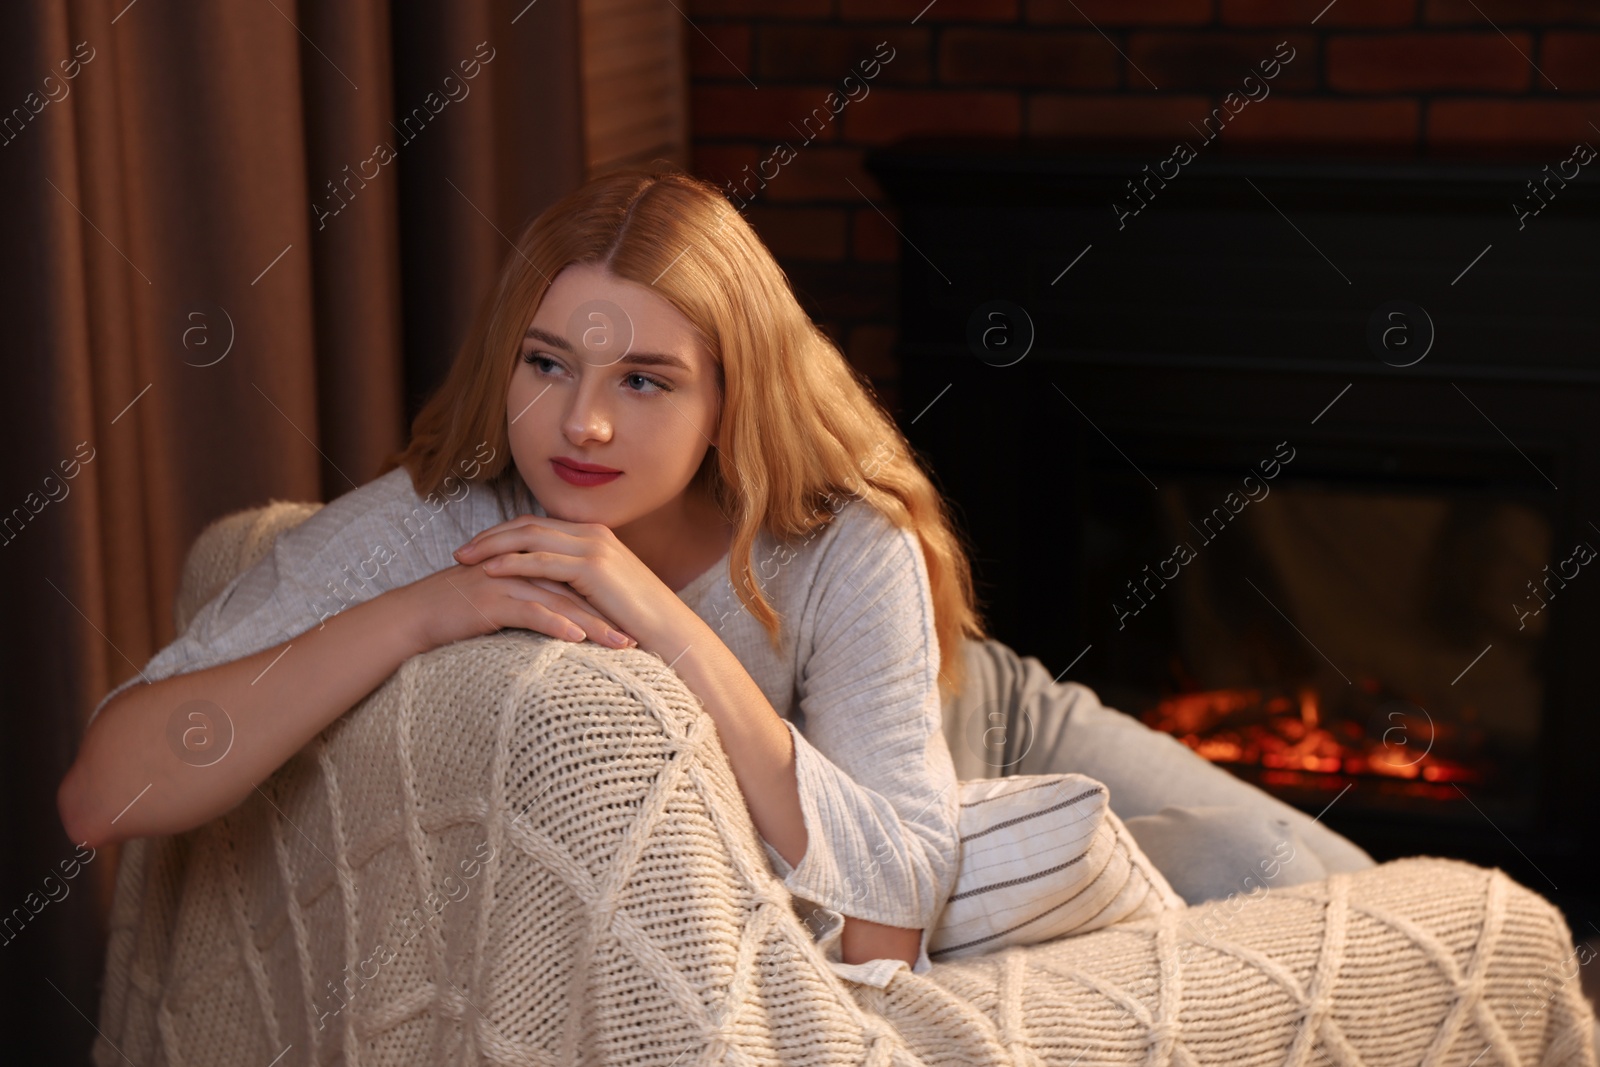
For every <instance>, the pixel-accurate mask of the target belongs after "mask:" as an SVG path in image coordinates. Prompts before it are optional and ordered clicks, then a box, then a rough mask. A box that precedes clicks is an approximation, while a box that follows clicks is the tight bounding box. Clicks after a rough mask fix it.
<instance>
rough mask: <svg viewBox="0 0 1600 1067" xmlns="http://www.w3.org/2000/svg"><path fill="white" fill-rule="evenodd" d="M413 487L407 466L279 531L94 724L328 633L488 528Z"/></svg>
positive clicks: (459, 502) (453, 503)
mask: <svg viewBox="0 0 1600 1067" xmlns="http://www.w3.org/2000/svg"><path fill="white" fill-rule="evenodd" d="M410 486H411V483H410V480H409V476H408V475H407V474H406V472H405V471H404V469H397V470H396V471H394V472H391V473H390V474H388V475H385V476H383V477H380V478H377V479H375V480H373V481H371V482H368V483H367V484H366V485H363V486H361V487H359V488H357V489H355V490H352V491H351V492H348V493H345V494H344V495H343V496H340V497H338V498H337V499H335V500H333V501H331V502H329V503H328V504H325V505H324V506H323V507H321V508H319V509H318V510H317V511H315V512H313V513H312V514H311V515H310V516H309V517H307V518H306V519H305V520H304V521H302V522H300V523H299V524H297V525H295V526H294V527H292V528H290V529H288V530H286V531H284V532H282V533H280V534H279V535H278V536H277V537H276V538H274V540H273V544H272V547H271V548H270V549H268V550H267V552H266V553H265V554H264V555H263V556H262V557H261V558H260V559H259V560H257V561H256V562H255V563H254V564H253V565H251V566H250V567H247V568H246V569H244V570H243V571H241V572H239V573H238V574H236V575H234V576H233V577H232V578H231V579H230V580H229V581H228V582H227V584H225V585H224V586H223V587H222V588H221V589H220V590H218V591H217V593H216V594H215V595H214V596H213V597H212V598H211V599H210V600H209V601H207V602H206V604H205V605H204V606H203V607H201V608H200V609H199V610H198V611H196V612H195V614H194V617H193V618H192V619H191V620H190V622H189V626H188V628H187V629H185V630H184V632H183V633H182V634H180V635H178V637H177V638H175V639H174V640H173V641H172V642H170V643H169V644H168V645H166V647H164V648H162V649H161V650H160V651H158V652H157V653H156V654H155V655H154V656H153V657H152V658H151V659H150V661H149V662H148V663H147V664H145V666H144V668H143V669H142V670H140V672H139V673H138V674H135V675H134V676H133V677H131V678H128V679H127V680H125V681H123V682H122V683H121V684H120V685H118V686H117V687H116V688H115V689H113V690H111V692H109V693H107V694H106V695H105V696H104V697H103V698H102V699H101V700H100V703H99V704H97V705H96V706H95V709H94V711H93V712H92V713H91V714H90V716H89V719H90V721H91V722H93V720H94V718H95V716H97V715H99V714H100V712H101V710H102V709H103V708H105V706H106V705H107V704H108V703H110V702H111V700H112V699H113V698H114V697H116V696H117V695H119V694H120V693H122V692H123V691H124V690H127V689H129V688H131V687H132V686H134V685H137V684H139V683H140V682H158V681H161V680H162V679H164V678H168V677H171V676H173V675H176V674H188V673H192V672H194V671H199V670H205V669H207V668H209V667H215V666H217V665H218V664H222V663H231V662H233V661H234V660H238V659H243V658H244V657H246V656H250V655H254V654H255V653H257V652H260V651H261V650H262V649H264V648H271V647H272V646H273V645H277V644H281V643H283V642H285V641H288V640H290V639H292V638H294V637H298V636H299V635H300V634H303V633H305V632H306V631H308V630H312V629H315V628H317V627H320V626H321V625H322V623H323V622H324V621H325V620H326V619H328V618H329V617H331V616H333V615H337V614H338V613H339V612H341V611H343V610H344V609H345V608H346V607H349V606H351V605H353V604H357V603H360V602H362V601H365V600H368V599H371V598H372V597H375V596H377V595H378V594H380V593H383V592H386V591H388V590H390V589H394V588H396V587H398V586H401V585H405V584H407V583H409V582H413V581H415V580H417V579H418V578H420V577H423V576H424V575H426V574H429V573H432V572H433V571H435V570H438V569H439V568H440V567H441V566H443V565H444V563H443V560H445V559H448V558H449V552H450V549H451V548H453V547H454V546H455V545H458V544H460V543H461V542H462V541H464V540H466V539H467V536H470V534H466V533H464V532H463V531H465V530H467V529H471V528H472V527H473V526H474V525H476V523H474V521H473V519H472V517H471V516H474V515H476V516H477V522H480V523H481V522H485V521H487V520H486V519H485V518H483V514H484V508H483V507H482V506H480V507H479V508H478V509H477V511H476V512H473V511H472V510H471V509H467V507H466V500H465V495H459V496H449V497H437V498H432V497H430V499H428V500H421V499H419V498H418V497H417V495H416V494H415V493H414V492H413V491H412V490H411V487H410ZM475 491H478V492H487V491H486V490H475ZM458 520H465V524H463V522H462V521H458ZM471 532H473V533H476V532H477V530H476V529H471Z"/></svg>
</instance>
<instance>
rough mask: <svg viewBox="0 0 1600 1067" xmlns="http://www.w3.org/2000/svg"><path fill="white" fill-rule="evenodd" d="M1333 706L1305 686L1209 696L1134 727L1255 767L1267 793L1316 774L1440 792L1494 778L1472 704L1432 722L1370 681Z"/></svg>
mask: <svg viewBox="0 0 1600 1067" xmlns="http://www.w3.org/2000/svg"><path fill="white" fill-rule="evenodd" d="M1339 697H1340V700H1339V705H1340V706H1339V708H1338V710H1337V711H1332V710H1330V709H1328V708H1327V707H1326V706H1325V701H1324V700H1323V699H1322V697H1321V696H1320V695H1319V694H1318V693H1317V691H1316V689H1315V688H1313V687H1310V686H1301V687H1299V688H1298V689H1296V690H1294V691H1293V692H1289V691H1287V690H1285V689H1278V690H1272V689H1262V688H1240V689H1213V690H1206V691H1199V692H1190V693H1179V694H1175V695H1172V696H1168V697H1163V698H1161V699H1160V700H1159V701H1158V702H1157V703H1156V705H1155V706H1154V707H1153V708H1151V709H1149V710H1148V711H1146V712H1145V713H1144V714H1143V715H1141V716H1140V718H1141V719H1142V720H1143V721H1144V723H1145V724H1146V725H1148V726H1151V727H1153V728H1154V729H1157V730H1161V731H1162V732H1164V733H1169V734H1172V735H1173V736H1175V737H1176V738H1178V740H1180V741H1182V742H1183V743H1184V744H1186V745H1188V746H1189V747H1190V748H1192V749H1194V750H1195V751H1196V752H1197V753H1199V754H1200V755H1202V756H1204V757H1205V758H1206V759H1208V760H1211V761H1212V762H1213V763H1222V764H1232V765H1238V766H1243V767H1250V768H1258V769H1259V771H1260V775H1259V777H1260V778H1261V780H1262V782H1263V784H1267V783H1271V784H1283V785H1305V784H1309V783H1308V778H1307V776H1317V775H1338V776H1343V777H1344V778H1351V777H1376V778H1384V779H1392V780H1401V781H1414V782H1417V783H1419V784H1421V783H1434V784H1438V785H1448V784H1450V783H1482V782H1485V781H1487V780H1489V779H1490V778H1492V777H1493V773H1494V771H1493V766H1492V764H1491V763H1490V762H1489V760H1488V758H1487V756H1486V755H1485V741H1486V732H1485V731H1484V729H1483V728H1482V727H1481V726H1480V725H1478V724H1477V722H1476V719H1477V715H1476V713H1475V711H1474V709H1473V708H1472V706H1471V705H1465V706H1463V707H1462V709H1461V710H1460V712H1459V713H1457V714H1454V715H1449V716H1446V715H1441V714H1437V713H1429V712H1428V711H1427V710H1426V709H1424V708H1422V707H1421V706H1419V705H1417V704H1415V703H1413V702H1412V701H1409V700H1406V699H1404V698H1403V697H1401V696H1399V695H1398V694H1395V693H1394V692H1392V691H1390V690H1388V689H1387V687H1385V686H1384V685H1383V684H1382V683H1381V682H1379V681H1378V680H1377V679H1374V678H1363V679H1361V680H1360V681H1358V682H1357V684H1356V685H1355V686H1354V687H1353V691H1352V692H1350V693H1349V694H1343V693H1341V694H1339ZM1429 792H1431V790H1429ZM1450 793H1451V795H1454V791H1453V790H1451V791H1450Z"/></svg>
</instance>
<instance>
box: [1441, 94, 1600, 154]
mask: <svg viewBox="0 0 1600 1067" xmlns="http://www.w3.org/2000/svg"><path fill="white" fill-rule="evenodd" d="M1594 110H1595V108H1594V105H1592V104H1589V103H1584V102H1582V101H1567V100H1434V101H1432V102H1430V103H1429V105H1428V142H1429V143H1430V144H1437V145H1451V144H1463V145H1465V144H1474V145H1479V144H1485V143H1489V144H1504V143H1507V142H1514V143H1516V144H1523V145H1530V144H1548V145H1552V146H1560V147H1571V146H1572V145H1573V144H1575V143H1577V142H1578V141H1580V140H1587V139H1590V138H1592V137H1593V136H1594V127H1592V126H1590V125H1589V116H1590V114H1591V113H1592V112H1593V111H1594Z"/></svg>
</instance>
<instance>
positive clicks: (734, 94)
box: [689, 85, 876, 146]
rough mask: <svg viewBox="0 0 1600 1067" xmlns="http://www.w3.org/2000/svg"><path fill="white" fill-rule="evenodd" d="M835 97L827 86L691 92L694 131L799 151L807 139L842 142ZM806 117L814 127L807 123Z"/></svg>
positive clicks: (733, 87) (718, 87) (699, 89)
mask: <svg viewBox="0 0 1600 1067" xmlns="http://www.w3.org/2000/svg"><path fill="white" fill-rule="evenodd" d="M831 92H833V89H832V88H831V87H829V86H826V85H817V86H807V87H804V88H788V87H784V86H769V87H768V88H765V89H761V90H756V89H752V88H750V87H749V86H748V85H695V86H691V87H690V89H689V114H690V123H689V125H690V129H692V130H693V131H694V135H695V136H696V137H763V138H777V139H778V140H782V141H788V142H789V143H791V144H794V145H796V146H798V145H799V144H801V143H802V142H804V141H806V140H807V139H808V138H809V139H811V140H813V141H832V140H835V139H836V138H837V137H838V129H839V116H838V115H835V114H833V113H832V111H830V110H829V108H828V94H829V93H831ZM874 95H876V94H874ZM841 99H843V98H842V97H841ZM868 99H871V97H868ZM852 106H853V105H852ZM807 116H811V122H810V124H809V125H806V124H805V123H804V120H805V119H806V118H807Z"/></svg>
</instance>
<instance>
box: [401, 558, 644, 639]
mask: <svg viewBox="0 0 1600 1067" xmlns="http://www.w3.org/2000/svg"><path fill="white" fill-rule="evenodd" d="M397 594H398V595H400V596H403V597H404V598H405V602H406V604H407V605H408V607H407V609H406V612H407V614H408V615H409V616H410V617H411V618H412V620H413V621H414V623H415V625H416V628H417V641H418V644H419V646H420V647H421V649H422V650H428V649H434V648H438V647H440V646H441V645H448V644H450V643H451V642H453V641H463V640H466V639H467V638H469V637H479V636H481V635H483V634H491V633H494V632H495V631H497V630H499V629H501V628H503V627H508V626H510V627H517V628H519V629H523V630H535V631H537V632H539V633H543V634H548V635H550V636H551V637H559V638H561V639H563V640H567V641H583V640H586V639H588V638H593V639H594V640H595V641H597V642H599V643H601V644H605V645H610V646H611V647H613V648H628V647H631V646H633V645H635V644H637V642H636V641H634V640H633V638H632V637H630V636H628V635H627V634H625V633H621V632H619V631H618V630H617V628H616V627H615V626H613V625H612V624H611V621H610V620H609V619H607V618H606V617H605V616H604V615H602V614H601V613H600V612H598V611H596V610H595V608H594V605H593V604H590V603H589V602H588V600H587V599H585V598H584V597H583V596H582V595H580V594H579V593H577V592H576V591H575V590H573V589H572V588H571V587H569V586H567V585H566V584H564V583H562V582H555V581H550V580H549V579H546V578H517V577H497V576H494V575H491V574H488V573H486V572H485V571H484V569H483V568H482V567H476V566H463V565H459V564H458V565H457V566H454V567H446V568H445V569H444V570H441V571H436V572H434V573H433V574H430V575H428V576H427V577H425V578H421V579H419V580H417V581H415V582H412V583H411V584H410V585H406V586H402V587H401V588H399V589H396V590H394V591H393V593H391V594H388V595H397Z"/></svg>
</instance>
